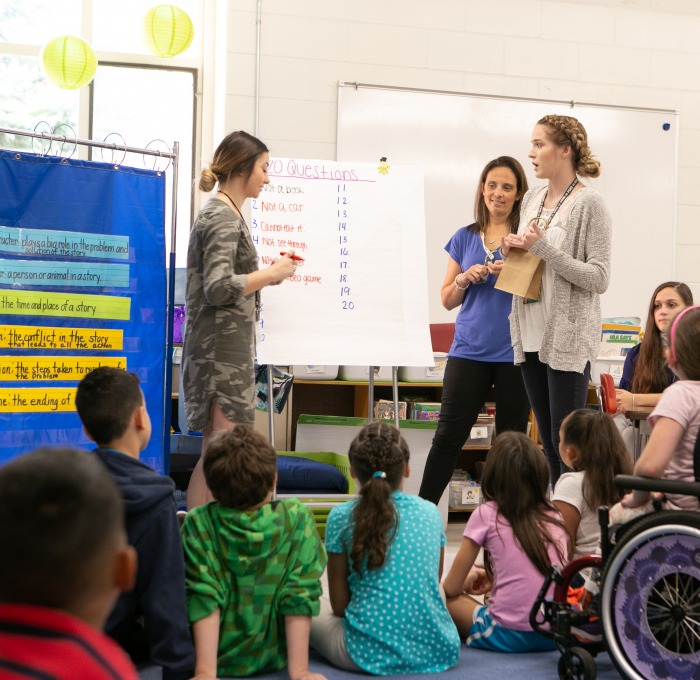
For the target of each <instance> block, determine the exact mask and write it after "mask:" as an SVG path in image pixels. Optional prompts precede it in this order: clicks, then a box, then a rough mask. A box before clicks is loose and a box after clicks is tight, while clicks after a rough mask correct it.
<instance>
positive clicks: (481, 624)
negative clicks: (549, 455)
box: [443, 432, 568, 652]
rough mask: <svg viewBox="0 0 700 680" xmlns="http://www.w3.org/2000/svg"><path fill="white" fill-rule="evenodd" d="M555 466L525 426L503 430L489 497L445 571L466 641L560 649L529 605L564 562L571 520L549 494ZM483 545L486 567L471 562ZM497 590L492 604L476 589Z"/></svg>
mask: <svg viewBox="0 0 700 680" xmlns="http://www.w3.org/2000/svg"><path fill="white" fill-rule="evenodd" d="M548 483H549V466H548V465H547V461H546V459H545V456H544V453H543V452H542V450H541V449H540V448H539V447H538V446H537V445H536V444H535V442H533V441H532V440H531V439H529V438H528V437H526V436H525V435H524V434H522V433H520V432H504V433H502V434H500V435H498V437H496V440H495V442H494V444H493V446H492V447H491V449H490V450H489V455H488V456H487V457H486V465H485V467H484V474H483V478H482V481H481V493H482V497H483V499H484V501H485V502H484V503H483V504H482V505H480V506H479V507H478V508H477V509H476V510H474V512H472V514H471V517H470V518H469V520H468V522H467V526H466V527H465V529H464V538H463V539H462V545H461V546H460V549H459V552H458V553H457V556H456V557H455V560H454V562H453V564H452V568H451V569H450V573H449V574H448V575H447V576H446V577H445V581H444V584H443V585H444V587H445V594H446V595H447V608H448V609H449V610H450V614H451V615H452V618H453V619H454V622H455V623H456V624H457V630H459V632H460V634H461V635H462V636H463V637H466V639H467V640H466V641H467V646H468V647H475V648H478V649H488V650H491V651H496V652H535V651H540V650H552V649H554V648H555V647H554V641H553V640H550V639H548V638H546V637H544V636H543V635H540V634H539V633H536V632H535V631H534V630H532V627H531V626H530V610H531V609H532V606H533V604H534V602H535V598H536V597H537V594H538V593H539V591H540V588H541V587H542V583H543V581H544V578H545V576H546V575H547V573H548V571H549V568H550V566H551V565H552V564H562V565H563V564H565V563H566V561H567V554H568V541H567V535H566V529H565V527H564V523H563V522H562V520H561V516H560V515H559V513H558V512H557V510H556V508H555V507H554V506H553V505H552V504H551V503H550V502H549V501H548V500H547V485H548ZM481 548H483V549H484V562H485V564H486V570H485V571H482V570H472V567H473V565H474V562H475V561H476V558H477V556H478V554H479V550H480V549H481ZM487 592H490V593H491V596H490V598H489V601H488V605H483V604H481V603H480V602H478V601H477V600H476V599H474V598H473V597H472V595H484V594H485V593H487Z"/></svg>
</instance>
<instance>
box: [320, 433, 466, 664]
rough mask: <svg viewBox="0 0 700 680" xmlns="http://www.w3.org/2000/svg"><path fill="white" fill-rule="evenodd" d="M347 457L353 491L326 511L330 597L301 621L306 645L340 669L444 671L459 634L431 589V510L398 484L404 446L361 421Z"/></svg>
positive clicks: (440, 541) (454, 658)
mask: <svg viewBox="0 0 700 680" xmlns="http://www.w3.org/2000/svg"><path fill="white" fill-rule="evenodd" d="M349 457H350V468H351V470H352V474H353V475H354V476H355V477H356V478H357V480H358V482H359V483H360V484H361V488H360V494H359V498H357V499H356V500H352V501H350V502H349V503H343V504H342V505H337V506H336V507H334V508H333V509H332V510H331V512H330V514H329V515H328V522H327V524H326V552H327V553H328V592H329V595H330V602H329V601H328V600H326V599H325V598H321V613H320V615H319V616H317V617H314V618H313V619H312V620H311V646H312V647H313V648H314V649H316V651H318V652H319V653H320V654H322V655H323V656H324V657H325V658H326V659H328V660H329V661H330V662H331V663H332V664H334V665H335V666H338V667H340V668H343V669H345V670H351V671H358V670H362V671H365V672H366V673H373V674H374V675H396V674H399V673H411V674H413V673H440V672H441V671H444V670H447V669H448V668H451V667H452V666H454V665H455V664H456V663H457V662H458V661H459V649H460V641H459V635H458V633H457V629H456V627H455V625H454V623H453V622H452V620H451V619H450V615H449V612H448V611H447V606H446V605H445V602H444V599H443V597H441V594H440V576H441V572H442V564H443V557H444V549H445V542H446V538H445V532H444V530H443V526H442V517H441V516H440V512H439V511H438V509H437V508H436V507H435V506H434V505H433V504H432V503H428V502H427V501H424V500H423V499H421V498H418V497H417V496H413V495H410V494H405V493H403V492H402V491H401V487H402V482H403V479H404V478H405V477H408V474H409V467H408V458H409V451H408V445H407V444H406V441H405V440H404V439H403V437H401V435H400V433H399V431H398V430H397V429H396V428H395V427H394V426H393V425H390V424H389V423H387V422H382V421H375V422H373V423H370V424H369V425H366V426H365V427H364V428H363V429H362V430H361V431H360V433H359V434H358V435H357V437H355V439H354V441H353V442H352V444H351V445H350V451H349Z"/></svg>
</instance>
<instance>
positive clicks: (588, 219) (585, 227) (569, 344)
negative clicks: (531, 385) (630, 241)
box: [510, 187, 612, 373]
mask: <svg viewBox="0 0 700 680" xmlns="http://www.w3.org/2000/svg"><path fill="white" fill-rule="evenodd" d="M540 189H541V187H536V188H534V189H530V191H528V192H527V193H526V194H525V197H524V198H523V204H522V207H521V210H520V217H521V221H522V220H524V219H526V216H527V215H529V214H530V212H531V204H532V202H533V200H535V197H536V195H537V194H538V192H539V191H540ZM579 192H580V195H579V196H578V199H577V202H576V205H575V206H574V207H573V209H572V210H571V215H570V217H569V221H568V223H567V225H566V228H567V232H566V236H565V237H564V241H563V242H562V244H561V248H560V249H559V248H554V247H553V246H551V245H550V244H549V243H547V242H546V241H545V240H544V239H540V240H539V241H537V243H535V245H534V246H532V248H531V249H530V250H531V252H533V253H535V254H536V255H539V256H540V257H541V258H542V259H543V260H544V262H545V266H546V267H551V268H552V269H553V270H554V273H555V277H554V290H553V291H552V307H551V308H550V309H549V313H548V316H547V318H546V320H545V326H544V335H543V337H542V345H541V347H540V351H539V358H540V361H541V362H542V363H545V364H547V365H548V366H550V367H551V368H553V369H555V370H559V371H575V372H577V373H583V371H584V370H585V368H586V363H587V362H589V361H591V362H592V361H593V360H594V359H595V358H596V356H597V355H598V350H599V348H600V330H601V326H600V324H601V321H600V319H601V317H600V295H601V293H604V292H605V291H606V290H607V288H608V283H609V281H610V251H611V241H612V218H611V216H610V213H609V212H608V209H607V207H606V205H605V201H604V200H603V197H602V196H601V195H600V194H599V193H598V192H597V191H595V190H594V189H591V188H590V187H583V188H582V189H580V190H579ZM521 304H522V303H521V298H519V297H517V296H515V295H514V296H513V308H512V312H511V315H510V337H511V342H512V344H513V351H514V355H515V363H516V364H521V363H523V362H524V361H525V354H524V352H523V343H522V337H521V335H520V318H519V312H520V310H521Z"/></svg>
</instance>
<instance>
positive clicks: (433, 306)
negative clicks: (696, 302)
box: [337, 82, 679, 323]
mask: <svg viewBox="0 0 700 680" xmlns="http://www.w3.org/2000/svg"><path fill="white" fill-rule="evenodd" d="M550 113H553V114H564V115H569V116H574V117H576V118H577V119H578V120H579V121H581V122H582V123H583V125H584V127H585V128H586V131H587V133H588V139H589V145H590V147H591V150H592V152H593V155H594V156H596V157H597V158H598V159H599V160H600V162H601V176H600V177H599V178H598V179H584V180H583V181H584V183H585V184H587V185H589V186H592V187H594V188H595V189H597V190H598V191H600V192H601V193H602V194H603V196H604V197H605V199H606V203H607V205H608V207H609V209H610V212H611V214H612V218H613V237H612V264H611V277H610V286H609V288H608V291H607V292H606V293H605V294H604V295H603V296H602V297H601V307H602V313H603V316H604V317H609V316H638V317H640V319H641V320H642V323H643V322H644V320H645V319H646V314H647V309H648V304H649V299H650V296H651V294H652V292H653V290H654V288H656V286H657V285H658V284H659V283H661V282H663V281H667V280H672V279H673V278H674V271H675V244H676V238H675V233H676V229H675V207H676V196H675V191H676V172H677V149H678V127H679V125H678V113H677V112H675V111H665V110H650V109H629V108H621V107H608V106H599V105H591V104H578V103H572V102H553V101H546V100H523V99H508V98H504V97H488V96H480V95H465V94H460V93H453V92H432V91H425V90H405V89H400V88H386V87H382V86H375V85H364V84H356V83H344V82H341V83H339V88H338V144H337V156H338V158H339V159H343V160H354V161H366V162H370V161H377V160H378V159H379V158H380V157H383V156H384V157H386V158H387V159H388V161H389V162H390V163H419V164H421V165H422V166H423V168H424V171H425V211H426V233H427V244H428V252H427V261H428V300H429V317H430V322H431V323H447V322H450V321H454V318H455V316H456V314H457V311H458V310H452V311H449V312H448V311H447V310H445V309H444V308H443V307H442V305H441V303H440V286H441V284H442V281H443V279H444V277H445V270H446V267H447V261H448V255H447V253H446V252H445V250H444V247H445V244H446V243H447V241H448V240H449V239H450V237H451V236H452V235H453V234H454V232H455V231H457V229H459V227H461V226H465V225H468V224H471V223H472V222H473V221H474V218H473V215H474V209H473V206H474V197H475V193H476V189H477V184H478V180H479V175H480V173H481V170H482V169H483V167H484V166H485V165H486V163H488V162H489V161H490V160H492V159H493V158H496V157H497V156H501V155H508V156H513V157H514V158H516V159H517V160H519V161H520V163H521V164H522V166H523V168H524V169H525V172H526V175H527V178H528V182H529V184H530V187H533V186H537V185H541V184H543V182H542V180H537V179H536V178H535V176H534V173H533V172H532V164H531V162H530V161H529V159H528V157H527V154H528V152H529V149H530V138H531V136H532V130H533V128H534V126H535V124H536V123H537V121H538V120H539V119H540V118H541V117H542V116H543V115H546V114H550ZM666 128H667V129H666Z"/></svg>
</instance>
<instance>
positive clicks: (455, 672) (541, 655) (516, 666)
mask: <svg viewBox="0 0 700 680" xmlns="http://www.w3.org/2000/svg"><path fill="white" fill-rule="evenodd" d="M596 662H597V665H598V675H597V680H618V679H619V678H620V677H621V676H620V674H619V673H618V672H617V671H616V670H615V667H614V666H613V664H612V661H610V657H608V655H607V654H605V653H603V654H599V655H598V656H597V658H596ZM558 663H559V653H558V652H538V653H534V654H497V653H495V652H485V651H482V650H479V649H467V648H466V647H464V646H463V647H462V653H461V655H460V658H459V663H458V664H457V665H456V666H455V667H454V668H451V669H450V670H448V671H445V672H444V673H439V674H438V673H435V674H430V675H397V676H383V677H389V678H390V677H395V678H401V679H402V680H425V679H426V678H430V677H438V676H439V677H440V678H441V679H442V678H445V679H446V680H457V679H458V678H459V680H464V679H465V678H481V679H482V680H500V679H501V678H506V677H509V676H511V675H512V677H513V678H532V679H533V680H549V679H550V678H551V679H552V680H556V679H557V678H558V677H559V674H558V672H557V664H558ZM309 669H310V670H311V671H313V672H314V673H321V674H322V675H325V676H326V677H327V678H328V680H358V677H362V676H360V675H359V674H357V673H350V672H348V671H342V670H339V669H338V668H335V667H333V666H330V665H329V664H327V663H326V662H325V661H323V660H322V659H321V658H320V657H318V656H316V655H315V654H314V653H313V652H312V654H311V659H310V663H309ZM139 675H140V677H141V680H160V669H155V668H149V669H143V670H141V671H140V673H139ZM288 677H289V676H288V675H287V670H286V669H284V670H281V671H277V672H276V673H267V674H265V675H256V676H255V680H288ZM365 677H366V676H365ZM222 680H223V679H222Z"/></svg>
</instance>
